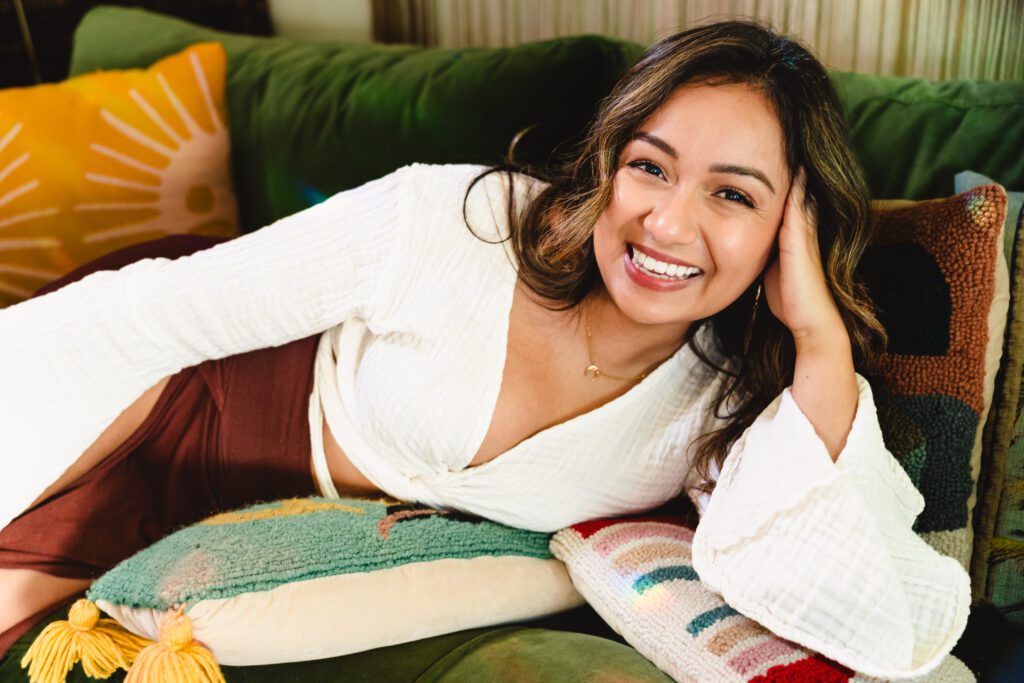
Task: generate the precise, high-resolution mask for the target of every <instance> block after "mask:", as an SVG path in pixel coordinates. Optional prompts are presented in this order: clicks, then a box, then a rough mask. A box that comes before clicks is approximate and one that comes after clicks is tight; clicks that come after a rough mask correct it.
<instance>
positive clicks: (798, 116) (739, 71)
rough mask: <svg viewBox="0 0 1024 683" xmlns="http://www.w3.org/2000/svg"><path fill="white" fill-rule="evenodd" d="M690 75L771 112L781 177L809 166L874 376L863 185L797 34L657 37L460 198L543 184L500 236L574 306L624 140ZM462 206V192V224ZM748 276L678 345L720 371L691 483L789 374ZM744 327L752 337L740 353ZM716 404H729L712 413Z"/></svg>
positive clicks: (831, 257) (814, 63)
mask: <svg viewBox="0 0 1024 683" xmlns="http://www.w3.org/2000/svg"><path fill="white" fill-rule="evenodd" d="M694 83H701V84H707V85H712V86H714V85H726V84H744V85H747V86H750V87H753V88H755V89H757V90H758V91H760V92H761V93H762V94H763V95H764V96H765V97H766V99H767V101H768V102H769V103H770V104H771V106H772V107H773V109H774V111H775V114H776V115H777V116H778V119H779V122H780V124H781V127H782V130H783V134H784V136H785V150H786V163H787V165H788V168H789V170H790V173H791V175H792V174H794V173H795V172H796V169H797V168H799V167H800V166H803V167H804V169H805V170H806V173H807V186H806V187H807V189H806V194H807V198H808V202H809V203H811V204H812V207H813V209H814V211H815V213H816V215H817V226H818V243H819V249H820V253H821V259H822V264H823V265H824V269H825V278H826V281H827V284H828V287H829V289H830V290H831V292H832V295H833V297H834V299H835V302H836V304H837V307H838V309H839V312H840V314H841V315H842V318H843V322H844V324H845V326H846V330H847V332H848V333H849V337H850V342H851V346H852V351H853V361H854V367H855V368H857V371H858V372H861V373H863V374H865V375H866V376H870V375H872V374H874V373H875V372H876V371H877V369H878V358H879V356H880V354H881V352H882V351H883V350H884V348H885V346H886V344H887V341H888V339H887V336H886V333H885V330H884V329H883V328H882V325H881V323H879V321H878V319H877V318H876V317H875V314H874V308H873V306H872V303H871V298H870V295H869V294H868V291H867V289H866V287H865V286H864V285H863V284H862V283H861V282H858V281H857V280H856V279H855V273H854V270H855V267H856V265H857V263H858V262H859V261H860V258H861V255H862V254H863V252H864V249H865V248H866V246H867V244H868V241H869V239H870V236H871V230H872V227H873V222H872V216H871V213H870V210H869V204H868V197H869V196H868V190H867V185H866V182H865V180H864V177H863V172H862V170H861V168H860V166H859V164H858V163H857V161H856V159H855V157H854V155H853V152H852V151H851V149H850V144H849V138H848V131H847V127H846V122H845V119H844V117H843V111H842V106H841V104H840V100H839V96H838V94H837V93H836V91H835V88H834V87H833V86H832V84H831V82H830V81H829V79H828V75H827V73H826V70H825V68H824V66H822V64H821V63H820V62H819V61H818V60H817V59H816V58H815V57H814V56H813V55H812V54H811V53H810V51H809V50H808V49H807V48H806V47H804V46H803V45H801V44H800V43H799V42H798V41H797V40H795V39H793V38H789V37H786V36H783V35H780V34H779V33H776V32H775V31H774V30H772V29H771V28H769V27H765V26H762V25H761V24H758V23H754V22H748V21H724V22H717V23H712V24H706V25H702V26H696V27H693V28H689V29H686V30H684V31H680V32H678V33H675V34H673V35H670V36H668V37H666V38H664V39H662V40H660V41H658V42H656V43H655V44H653V45H652V46H651V47H650V48H648V49H647V51H646V52H645V53H644V54H643V55H642V56H641V57H640V59H639V60H638V61H637V62H636V63H635V64H634V65H633V66H631V67H630V68H629V69H628V70H627V71H626V72H625V73H624V74H623V76H622V77H621V78H620V79H619V81H618V82H617V83H616V84H615V86H614V87H613V88H612V90H611V92H610V93H609V94H608V95H607V96H606V97H605V98H604V99H602V100H601V102H600V103H599V106H598V111H597V113H596V114H595V116H594V118H593V120H592V122H591V123H590V125H589V127H588V128H587V131H586V133H585V135H584V136H583V138H582V139H581V141H580V142H579V143H577V144H576V145H574V146H573V147H572V148H571V149H569V150H568V151H567V152H564V153H562V154H561V155H559V156H556V157H555V158H554V161H553V163H551V164H549V165H548V166H547V167H533V166H530V165H527V164H520V163H517V162H515V161H513V149H514V147H515V144H516V142H517V141H518V139H519V137H520V136H521V135H522V134H523V133H522V132H520V134H519V135H517V136H516V139H515V140H513V143H512V145H511V147H510V150H509V152H508V153H507V154H506V156H505V157H504V158H503V160H502V163H500V164H497V165H491V166H489V167H488V168H487V169H485V170H484V171H483V172H481V173H480V174H478V175H477V176H476V177H475V178H474V179H473V181H472V182H471V183H470V185H469V188H468V189H467V191H466V199H468V196H469V192H470V191H471V190H472V188H473V186H474V185H475V184H476V183H477V182H478V181H479V180H481V179H482V178H484V177H485V176H487V175H488V174H490V173H494V172H498V171H501V172H505V173H506V174H507V182H508V183H509V187H512V185H511V183H513V182H514V174H515V173H525V174H527V175H530V176H532V177H534V178H538V179H540V180H543V181H545V182H546V183H548V186H547V187H545V188H544V189H543V190H541V191H540V192H539V193H538V194H536V195H535V196H533V197H532V198H531V199H530V200H528V202H527V203H526V205H525V206H524V207H522V208H521V209H517V207H516V205H515V204H516V202H515V193H514V192H509V193H508V204H507V207H506V209H507V219H508V225H509V236H508V237H507V238H506V239H510V240H511V246H512V251H513V253H514V255H515V257H516V258H517V260H518V262H519V263H518V269H519V276H520V278H521V279H522V281H523V283H524V284H525V285H526V286H527V287H528V288H529V289H530V290H532V292H533V293H534V294H536V295H538V296H539V297H540V298H539V302H540V303H541V304H542V305H544V306H545V307H546V308H548V309H549V310H552V311H569V310H571V309H576V311H575V312H578V309H579V307H580V304H581V303H582V302H584V300H586V299H587V297H588V296H590V295H591V294H592V293H594V292H595V291H596V290H597V289H598V288H599V286H600V285H601V276H600V272H599V270H598V266H597V262H596V260H595V258H594V246H593V231H594V225H595V224H596V223H597V221H598V218H599V217H600V216H601V214H602V212H603V211H604V210H605V208H606V207H607V206H608V204H609V202H610V200H611V196H612V192H613V179H614V176H615V173H616V171H617V170H618V169H617V166H618V163H619V160H620V154H621V152H622V150H623V148H624V146H625V145H626V143H627V142H628V141H629V140H630V139H631V137H632V136H633V133H634V132H635V131H636V130H638V129H639V128H640V126H641V125H642V124H643V123H644V122H645V121H646V120H647V119H648V118H649V117H650V116H651V115H652V114H654V113H655V111H656V110H657V109H658V108H659V107H660V106H661V105H662V103H664V102H665V101H666V100H667V99H668V98H669V97H670V95H671V94H672V93H673V92H674V91H675V90H676V88H678V87H680V86H682V85H686V84H694ZM465 206H466V204H465V200H464V202H463V218H464V219H466V214H465ZM466 223H467V226H468V225H469V224H468V219H466ZM469 227H470V230H471V231H472V226H469ZM474 234H475V233H474ZM503 241H504V240H503ZM762 275H763V273H762ZM760 280H761V278H758V279H756V280H755V281H754V282H752V283H751V284H750V286H749V287H748V288H747V290H745V291H744V293H743V294H741V295H740V296H739V297H738V298H737V299H736V300H735V301H733V302H732V303H731V304H730V305H728V306H726V307H725V308H724V309H722V310H721V311H719V312H718V313H715V314H713V315H712V316H710V317H708V318H704V319H701V320H695V321H692V323H691V325H690V329H689V330H688V331H687V333H686V337H687V338H686V339H684V340H680V341H681V342H683V343H687V344H690V345H691V348H692V349H693V350H694V352H695V354H696V355H697V357H698V358H700V359H701V360H702V362H704V363H705V364H707V365H708V366H710V367H711V368H713V369H714V370H715V371H716V372H720V373H724V374H725V376H726V379H725V381H723V382H722V384H721V389H720V391H719V394H718V395H717V396H716V397H715V400H714V411H715V417H716V418H718V419H722V420H725V423H724V426H722V427H720V428H719V429H716V430H714V431H710V432H708V433H706V434H702V435H699V436H698V437H697V438H696V439H695V440H694V441H693V443H692V444H691V445H696V446H697V448H698V450H697V452H696V454H695V456H694V459H693V466H692V469H691V472H690V475H691V476H694V475H695V476H696V480H695V481H694V482H693V483H692V487H693V488H694V489H696V490H700V491H704V492H706V493H710V492H711V491H712V490H713V489H714V483H715V482H714V480H713V479H712V478H711V477H710V476H709V465H710V463H711V461H712V460H714V461H715V462H716V463H717V466H718V468H719V470H720V469H721V467H722V464H723V463H724V461H725V458H726V456H727V455H728V453H729V449H730V447H731V446H732V444H733V442H735V441H736V439H737V438H738V437H739V436H740V435H741V434H742V433H743V432H744V431H745V430H746V428H747V427H748V426H749V425H750V424H751V423H752V422H753V421H754V419H755V418H756V417H757V415H758V414H760V413H761V412H762V411H763V410H764V409H765V408H766V407H767V406H768V405H769V404H770V403H771V402H772V401H773V400H774V399H775V397H776V396H778V395H779V394H780V393H781V392H782V390H783V389H784V388H786V387H787V386H789V385H790V384H791V383H792V379H793V372H794V369H795V365H796V346H795V342H794V340H793V337H792V335H791V334H790V332H789V330H788V329H787V328H786V327H785V326H784V325H783V324H782V322H781V321H780V320H779V319H778V318H776V317H775V316H773V315H771V313H770V311H768V309H767V302H766V301H764V296H763V293H762V296H761V299H762V300H761V301H760V302H759V304H758V310H757V311H756V313H757V315H754V313H755V311H754V300H755V295H756V293H757V287H758V284H759V282H760ZM707 324H711V331H712V337H711V338H712V339H714V340H715V341H716V343H717V344H718V347H719V348H718V349H717V350H716V354H715V355H718V357H719V358H724V359H725V362H724V363H722V364H721V365H719V364H717V363H715V362H714V361H712V360H711V359H710V358H709V357H708V355H707V353H706V352H705V350H703V349H700V348H699V346H698V344H697V335H696V331H697V330H698V329H700V327H702V326H703V325H707ZM748 329H749V330H750V331H751V338H750V344H749V348H748V350H747V352H746V353H745V354H744V353H743V345H744V338H745V336H746V334H747V331H748ZM727 404H731V406H730V407H731V410H730V411H729V412H728V413H723V409H725V408H726V405H727Z"/></svg>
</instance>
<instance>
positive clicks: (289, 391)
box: [0, 236, 320, 657]
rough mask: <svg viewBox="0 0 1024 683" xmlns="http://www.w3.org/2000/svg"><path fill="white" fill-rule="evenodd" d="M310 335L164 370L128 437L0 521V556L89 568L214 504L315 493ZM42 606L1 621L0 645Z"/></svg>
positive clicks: (150, 248)
mask: <svg viewBox="0 0 1024 683" xmlns="http://www.w3.org/2000/svg"><path fill="white" fill-rule="evenodd" d="M220 241H223V240H222V239H220V238H208V237H195V236H173V237H168V238H164V239H161V240H155V241H154V242H148V243H145V244H142V245H135V246H132V247H128V248H126V249H122V250H120V251H118V252H114V253H113V254H108V255H107V256H105V257H103V258H102V259H98V260H96V261H93V262H92V263H89V264H86V265H85V266H82V267H81V268H79V269H78V270H76V271H73V272H72V273H69V274H68V275H66V276H64V278H61V280H58V281H57V282H55V283H53V284H51V285H48V286H47V287H46V288H44V289H43V290H40V291H39V292H37V293H36V296H39V295H41V294H45V293H47V292H49V291H53V290H54V289H59V287H61V286H64V285H66V284H68V283H69V282H72V281H74V280H77V279H79V278H81V277H84V276H85V275H87V274H88V273H90V272H93V271H95V270H111V269H117V268H120V267H122V266H124V265H127V263H130V262H132V261H135V260H138V259H140V258H146V257H149V256H167V257H169V258H176V257H178V256H182V255H184V254H187V253H191V252H193V251H198V250H199V249H204V248H207V247H210V246H213V245H214V244H216V243H217V242H220ZM319 336H320V335H313V336H311V337H306V338H304V339H299V340H297V341H294V342H291V343H288V344H284V345H282V346H277V347H272V348H267V349H260V350H257V351H251V352H249V353H243V354H238V355H235V356H229V357H227V358H222V359H219V360H211V361H205V362H203V363H200V364H199V365H196V366H193V367H189V368H185V369H183V370H182V371H181V372H179V373H177V374H176V375H174V376H173V377H172V378H171V380H170V381H169V382H168V384H167V386H166V387H165V388H164V390H163V392H162V393H161V394H160V396H159V398H158V399H157V402H156V405H154V407H153V409H152V410H151V412H150V413H149V415H148V416H147V417H146V419H145V421H144V422H143V423H142V424H141V425H140V426H139V427H138V429H136V430H135V432H134V433H132V435H131V436H130V437H128V439H127V441H125V442H124V443H123V444H121V445H120V446H119V447H118V448H117V449H115V450H114V451H113V452H112V453H111V454H110V455H109V456H108V457H107V458H105V459H104V460H103V461H102V462H101V463H99V464H98V465H96V466H95V467H93V468H92V469H91V470H90V471H89V472H87V473H85V474H84V475H82V476H81V477H80V478H79V479H77V480H76V481H75V482H73V483H72V484H71V485H70V486H69V487H68V488H66V489H65V490H64V491H62V492H60V493H57V494H55V495H53V496H51V497H50V498H48V499H45V500H43V501H40V502H39V503H38V504H37V505H35V506H34V507H32V508H30V509H28V510H26V511H25V512H23V513H22V514H21V515H20V516H18V517H17V518H16V519H14V520H13V521H12V522H11V523H10V524H9V525H7V526H6V527H4V528H3V529H2V530H0V567H2V568H23V569H35V570H38V571H41V572H45V573H47V574H51V575H53V576H61V577H71V578H97V577H99V576H100V575H101V574H103V573H104V572H105V571H107V570H108V569H110V568H111V567H113V566H114V565H116V564H117V563H118V562H120V561H122V560H124V559H126V558H128V557H129V556H131V555H133V554H134V553H136V552H138V551H139V550H142V549H143V548H145V547H146V546H148V545H150V544H152V543H154V542H155V541H157V540H159V539H160V538H162V537H163V536H165V535H167V534H168V533H170V532H172V531H174V530H175V529H178V528H180V527H182V526H186V525H189V524H192V523H194V522H197V521H199V520H201V519H203V518H204V517H207V516H209V515H211V514H214V513H216V512H219V511H223V510H229V509H232V508H237V507H241V506H243V505H248V504H252V503H255V502H258V501H263V500H273V499H276V498H284V497H290V496H307V495H313V494H315V489H314V486H313V474H312V470H311V451H310V433H309V422H308V416H307V410H308V406H309V394H310V392H311V391H312V386H313V361H314V358H315V354H316V347H317V342H318V340H319ZM55 428H59V425H57V426H55ZM51 609H52V608H48V609H47V610H46V611H45V612H44V613H40V614H38V615H35V616H33V617H31V618H29V619H27V620H25V621H24V622H22V623H20V624H18V625H17V626H15V627H13V628H11V629H9V630H8V631H6V632H4V633H0V657H2V656H3V655H4V653H5V652H6V651H7V650H8V649H9V648H10V646H11V644H13V643H14V642H15V641H16V640H17V639H18V638H19V637H20V636H21V635H22V634H23V633H25V632H26V631H28V630H29V629H30V628H31V627H32V626H33V625H34V624H35V623H37V622H38V621H39V620H40V619H42V618H43V617H44V616H45V614H46V613H48V612H49V611H50V610H51Z"/></svg>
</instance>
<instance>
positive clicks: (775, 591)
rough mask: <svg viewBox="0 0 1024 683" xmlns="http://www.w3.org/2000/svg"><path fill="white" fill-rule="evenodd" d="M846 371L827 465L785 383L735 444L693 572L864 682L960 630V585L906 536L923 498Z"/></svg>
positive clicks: (865, 393) (702, 528) (963, 606)
mask: <svg viewBox="0 0 1024 683" xmlns="http://www.w3.org/2000/svg"><path fill="white" fill-rule="evenodd" d="M856 377H857V384H858V387H859V389H860V394H859V400H858V407H857V412H856V415H855V417H854V420H853V424H852V426H851V429H850V433H849V435H848V437H847V441H846V445H845V447H844V449H843V451H842V452H841V453H840V455H839V457H838V459H837V460H836V462H832V459H831V457H830V456H829V454H828V450H827V448H826V447H825V444H824V443H823V442H822V441H821V439H820V437H819V436H818V435H817V433H816V432H815V430H814V426H813V425H812V424H811V422H810V421H809V420H808V419H807V417H806V416H805V415H804V413H803V412H802V411H801V410H800V408H799V406H798V405H797V403H796V401H795V399H794V398H793V395H792V392H791V387H787V388H786V389H785V390H783V392H782V394H780V396H778V397H777V398H776V399H775V401H773V402H772V404H771V405H769V406H768V407H767V408H766V409H765V410H764V411H763V412H762V413H761V415H759V416H758V418H757V419H756V420H755V421H754V423H752V424H751V425H750V427H749V428H748V429H747V430H746V432H744V433H743V434H742V435H741V436H740V438H739V439H737V441H736V442H735V443H734V444H733V447H732V449H731V450H730V452H729V455H728V457H727V458H726V460H725V462H724V463H723V466H722V472H721V475H720V476H719V478H718V480H717V484H716V488H715V490H714V492H713V493H712V494H711V497H710V500H709V501H708V502H707V505H706V508H705V509H704V512H703V515H702V517H701V520H700V523H699V524H698V526H697V529H696V531H695V534H694V538H693V558H692V560H693V567H694V569H695V570H696V571H697V573H698V575H699V576H700V578H701V581H703V582H704V583H705V584H706V585H707V586H708V587H709V588H711V589H712V590H714V591H715V592H717V593H718V594H720V595H721V596H722V597H723V598H724V599H725V601H726V602H727V603H729V605H730V606H732V607H733V608H734V609H736V610H737V611H739V612H740V613H742V614H744V615H746V616H748V617H750V618H751V619H754V620H755V621H757V622H759V623H761V624H762V625H763V626H765V627H766V628H768V629H770V630H771V631H772V632H774V633H775V634H776V635H779V636H781V637H783V638H787V639H789V640H792V641H794V642H796V643H799V644H800V645H803V646H805V647H808V648H811V649H813V650H815V651H817V652H820V653H821V654H823V655H825V656H827V657H829V658H831V659H833V660H835V661H837V662H839V663H841V664H843V665H845V666H847V667H849V668H851V669H853V670H855V671H857V672H859V673H862V674H865V675H868V676H877V677H880V678H886V679H905V678H915V677H919V676H923V675H925V674H927V673H928V672H930V671H932V670H934V669H935V668H936V667H937V666H938V665H939V663H940V662H941V661H942V660H943V658H944V657H945V656H946V655H947V654H948V653H949V652H950V651H951V650H952V648H953V646H954V645H955V644H956V642H957V640H959V638H960V636H961V635H962V633H963V631H964V628H965V627H966V624H967V614H968V611H969V607H970V597H971V596H970V580H969V577H968V574H967V572H965V571H964V569H963V567H962V566H961V565H960V563H959V562H958V561H957V560H955V559H954V558H951V557H947V556H945V555H942V554H941V553H939V552H938V551H936V550H935V549H933V548H932V547H931V546H929V545H928V544H927V543H925V542H924V540H922V539H921V538H920V537H919V536H918V535H917V534H916V533H915V532H914V531H913V530H912V528H911V527H912V525H913V523H914V520H915V519H916V518H917V516H918V515H919V514H920V513H921V511H922V510H923V509H924V499H923V498H922V496H921V494H920V493H919V492H918V491H917V489H916V488H915V487H914V485H913V483H912V482H911V481H910V479H909V478H908V477H907V475H906V473H905V472H904V470H903V468H902V467H901V466H900V465H899V463H898V462H897V461H896V459H895V458H894V457H893V455H892V454H891V453H890V452H889V451H888V450H887V449H886V447H885V444H884V442H883V440H882V433H881V429H880V427H879V424H878V418H877V414H876V410H875V404H874V399H873V396H872V393H871V388H870V385H869V384H868V382H867V380H865V379H864V378H863V377H862V376H861V375H859V374H857V375H856Z"/></svg>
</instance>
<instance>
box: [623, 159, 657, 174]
mask: <svg viewBox="0 0 1024 683" xmlns="http://www.w3.org/2000/svg"><path fill="white" fill-rule="evenodd" d="M626 165H627V166H633V167H635V168H639V169H641V170H643V169H644V167H649V168H654V169H657V170H658V173H659V174H660V175H656V176H655V177H658V178H661V177H663V176H664V175H665V173H664V171H662V170H661V168H660V167H659V166H658V165H657V164H652V163H651V162H650V161H646V160H641V161H633V162H630V163H629V164H626ZM644 173H647V175H655V174H654V173H651V172H649V171H644Z"/></svg>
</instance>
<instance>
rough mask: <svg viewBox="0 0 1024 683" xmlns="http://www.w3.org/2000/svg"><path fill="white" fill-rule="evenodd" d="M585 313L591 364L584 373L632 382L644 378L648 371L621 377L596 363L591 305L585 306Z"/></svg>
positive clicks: (593, 377)
mask: <svg viewBox="0 0 1024 683" xmlns="http://www.w3.org/2000/svg"><path fill="white" fill-rule="evenodd" d="M583 314H584V317H585V318H586V320H587V353H588V354H589V356H588V357H589V359H590V365H588V366H587V369H586V370H584V371H583V374H584V375H590V378H591V379H597V378H598V377H600V376H604V377H608V378H609V379H623V380H627V381H630V382H635V381H636V380H640V379H643V378H644V377H646V376H647V373H646V372H644V373H641V374H640V375H638V376H637V377H619V376H617V375H611V374H608V373H607V372H605V371H603V370H602V369H601V368H599V367H597V365H595V364H594V347H593V346H592V340H591V336H590V307H589V306H584V308H583Z"/></svg>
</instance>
